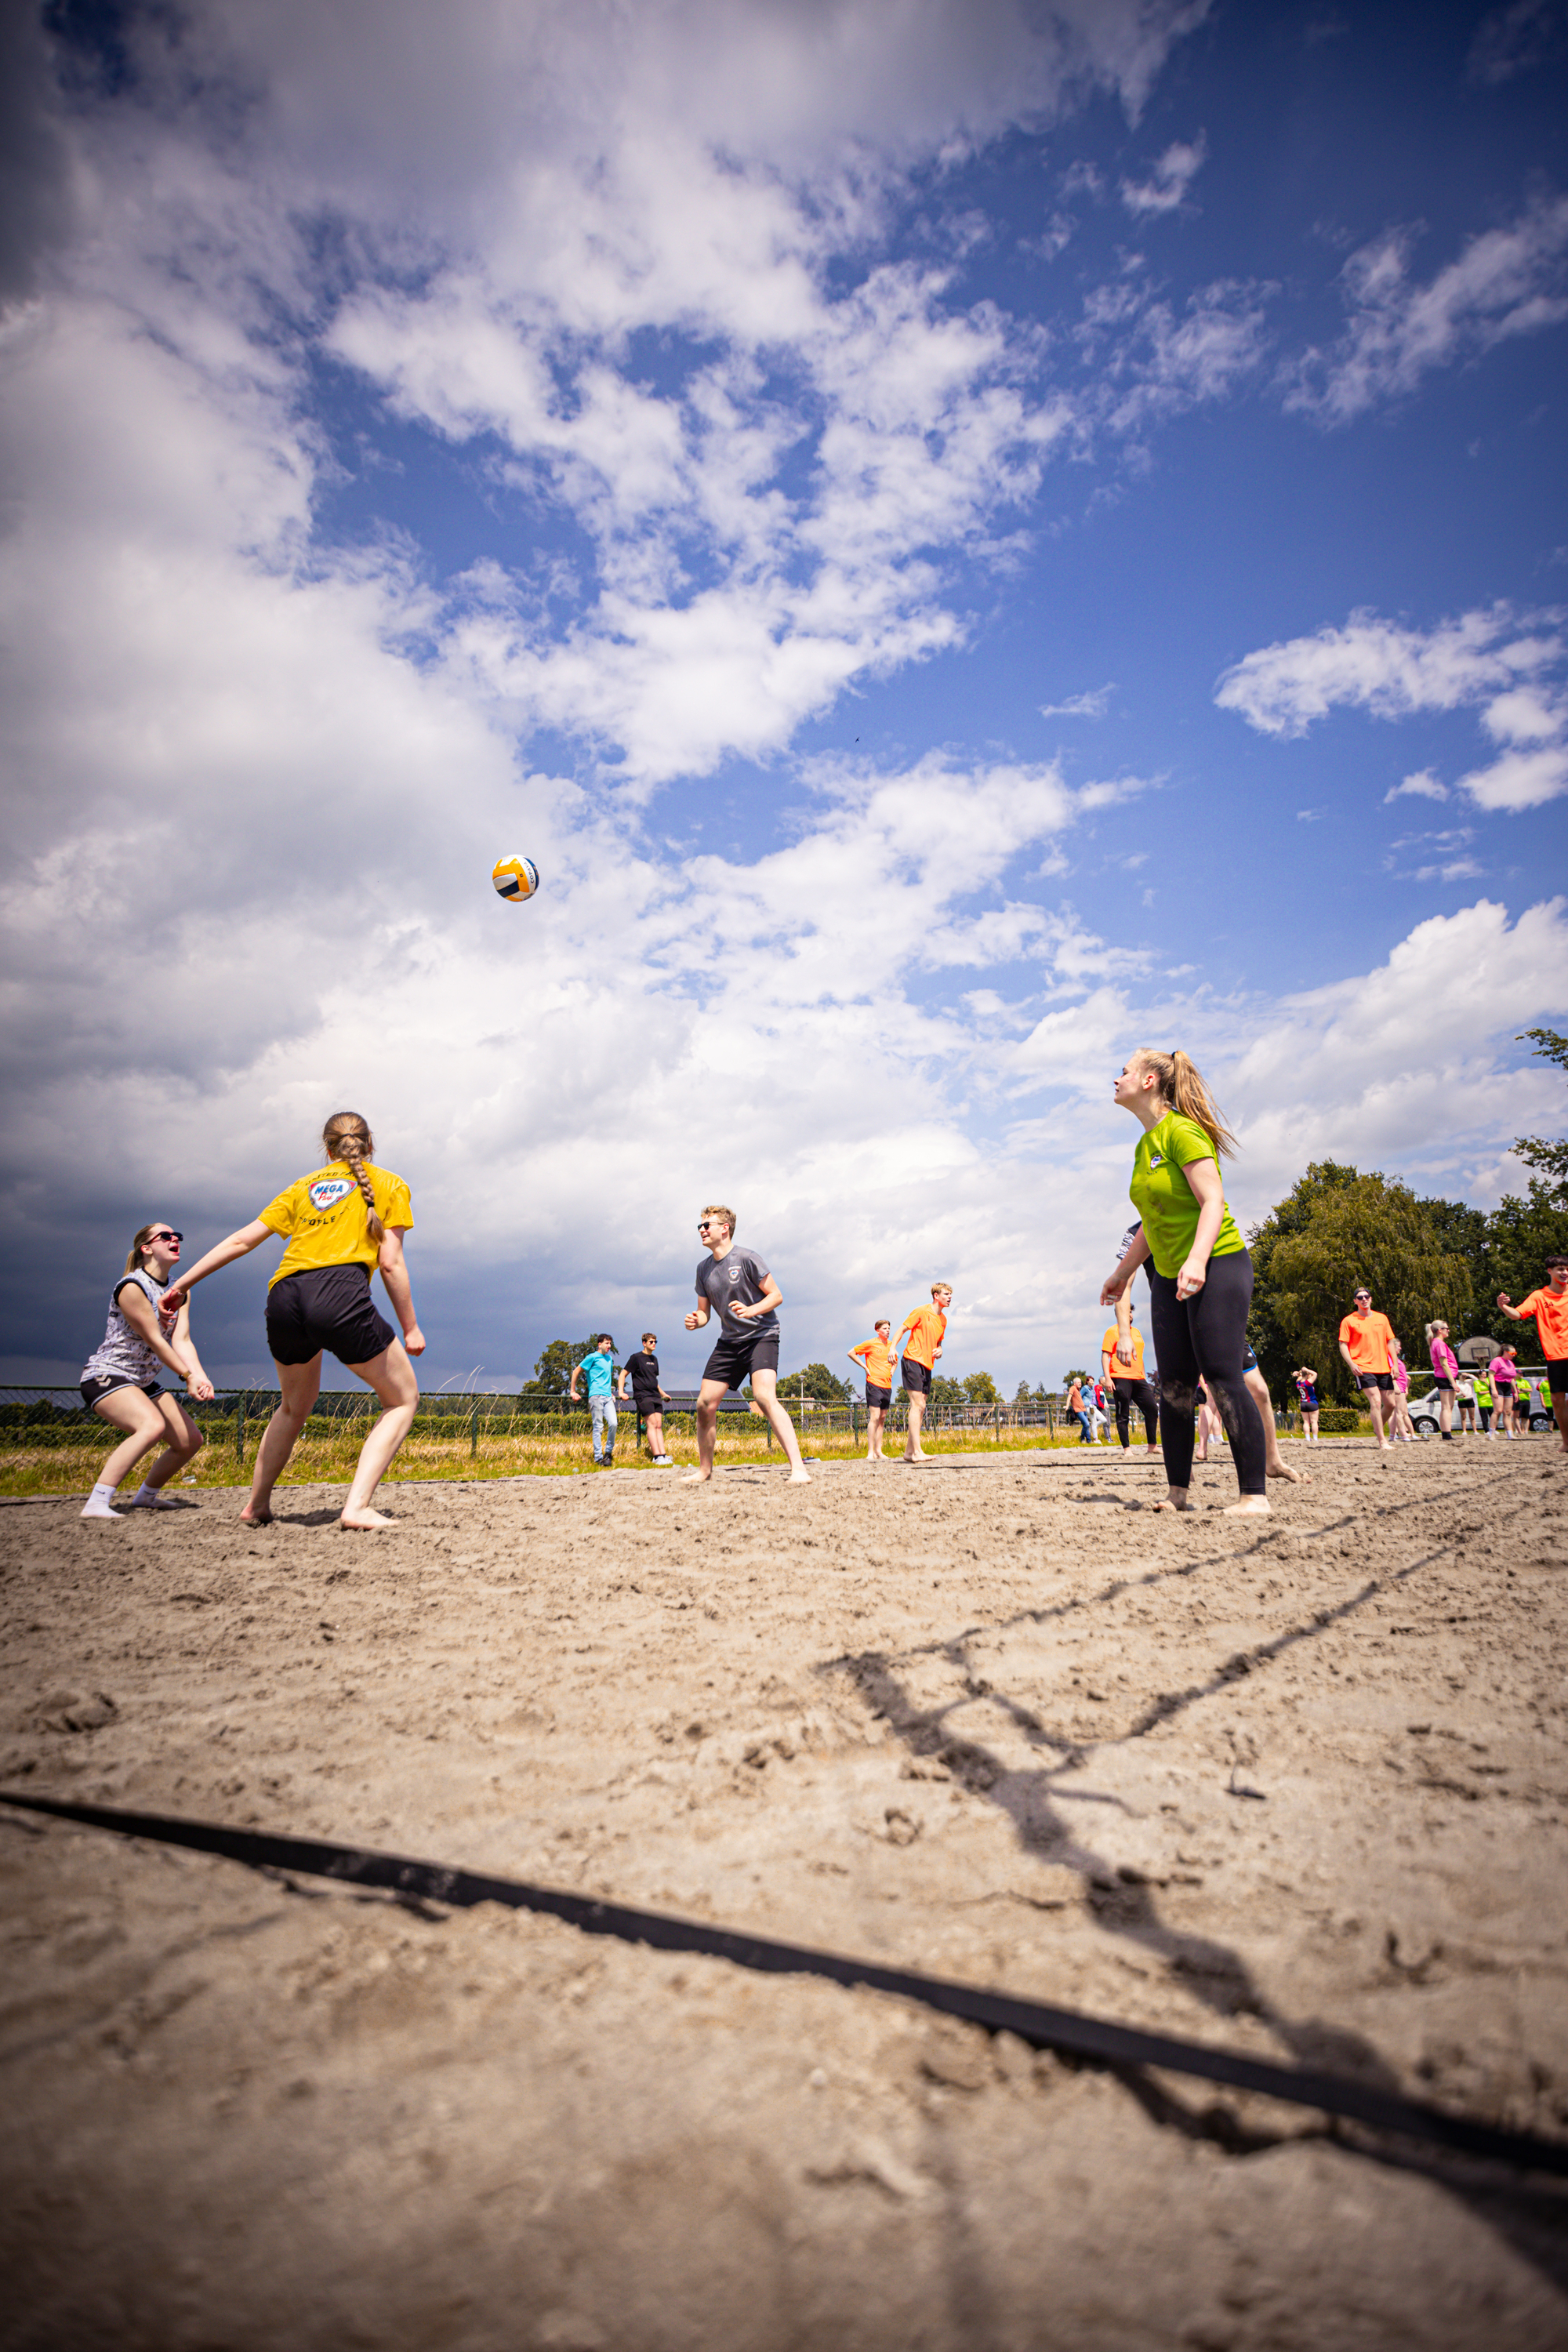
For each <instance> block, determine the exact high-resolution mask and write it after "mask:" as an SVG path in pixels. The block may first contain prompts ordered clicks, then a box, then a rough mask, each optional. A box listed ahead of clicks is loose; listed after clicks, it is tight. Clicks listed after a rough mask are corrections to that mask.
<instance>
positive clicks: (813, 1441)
mask: <svg viewBox="0 0 1568 2352" xmlns="http://www.w3.org/2000/svg"><path fill="white" fill-rule="evenodd" d="M738 1421H739V1416H738V1415H734V1416H728V1417H726V1419H725V1420H724V1421H723V1422H721V1424H720V1429H719V1437H718V1444H717V1447H716V1451H715V1459H716V1461H718V1462H720V1463H721V1464H735V1463H742V1462H758V1463H766V1462H768V1461H770V1460H771V1461H773V1462H782V1460H783V1458H784V1457H783V1455H782V1454H781V1453H780V1451H779V1449H778V1447H777V1445H776V1444H775V1445H773V1446H771V1447H770V1444H769V1442H768V1433H767V1432H766V1431H765V1430H764V1429H763V1427H762V1426H761V1424H760V1423H756V1422H752V1421H751V1420H750V1419H747V1420H746V1421H744V1422H741V1423H740V1425H739V1426H737V1425H736V1423H737V1422H738ZM680 1423H684V1427H682V1426H681V1425H680ZM680 1423H676V1424H674V1425H671V1423H669V1422H667V1423H666V1432H667V1436H668V1444H669V1451H670V1453H671V1454H673V1455H674V1456H675V1459H676V1462H677V1463H678V1464H679V1465H680V1466H681V1467H683V1468H684V1467H687V1466H689V1465H692V1464H694V1463H695V1462H696V1460H697V1441H696V1438H695V1436H694V1434H693V1433H692V1430H691V1425H690V1421H689V1416H688V1415H685V1414H682V1415H681V1416H680ZM365 1426H366V1424H365V1423H364V1422H363V1421H359V1422H342V1421H340V1422H328V1421H325V1420H322V1421H317V1422H311V1423H307V1425H306V1431H305V1434H304V1436H303V1437H302V1438H301V1439H300V1444H299V1445H298V1446H297V1447H296V1448H295V1450H294V1454H293V1458H292V1459H291V1461H290V1462H289V1467H288V1469H287V1470H286V1471H285V1472H284V1474H283V1477H282V1480H281V1481H280V1484H282V1485H284V1486H307V1485H316V1484H320V1483H321V1482H326V1483H328V1484H331V1483H333V1482H335V1481H339V1480H341V1481H342V1483H343V1484H344V1485H345V1486H346V1485H347V1483H348V1481H349V1478H350V1477H351V1476H352V1475H353V1465H354V1460H355V1457H356V1455H357V1454H358V1453H359V1449H360V1445H361V1444H362V1443H363V1436H364V1430H365ZM262 1427H263V1423H261V1421H260V1420H259V1419H257V1420H252V1421H250V1422H248V1423H247V1427H246V1435H245V1451H244V1455H243V1458H241V1457H240V1456H239V1455H237V1453H236V1450H235V1442H234V1425H233V1423H228V1424H226V1425H225V1424H223V1423H218V1424H217V1425H216V1427H215V1428H214V1429H213V1431H212V1433H211V1434H210V1435H209V1437H208V1441H207V1444H206V1446H205V1450H204V1451H203V1452H202V1453H201V1454H198V1456H197V1457H196V1461H195V1465H194V1468H193V1469H192V1470H191V1471H190V1472H187V1473H186V1474H185V1478H184V1482H183V1483H184V1484H186V1485H191V1486H237V1485H239V1484H241V1483H242V1482H244V1481H245V1480H247V1479H248V1477H249V1475H250V1473H251V1470H252V1469H253V1467H254V1466H255V1462H256V1447H257V1444H258V1440H259V1438H260V1435H261V1431H262ZM635 1428H636V1424H635V1423H633V1422H631V1421H630V1419H629V1417H628V1418H627V1419H626V1420H623V1422H622V1423H621V1440H622V1442H621V1444H620V1445H619V1447H618V1448H617V1451H616V1464H617V1466H618V1467H620V1468H622V1469H649V1468H651V1466H652V1465H651V1464H650V1462H649V1460H648V1455H647V1451H646V1449H645V1450H642V1451H639V1450H638V1449H637V1446H636V1444H634V1442H633V1438H634V1433H635ZM901 1444H902V1439H901V1438H895V1437H892V1436H891V1435H889V1441H888V1450H889V1453H896V1452H898V1451H899V1450H900V1446H901ZM1077 1444H1079V1436H1078V1433H1077V1431H1076V1430H1074V1431H1073V1432H1072V1433H1070V1435H1068V1434H1063V1433H1058V1435H1057V1436H1056V1437H1054V1438H1053V1437H1052V1436H1051V1435H1050V1433H1048V1432H1047V1430H1044V1429H1018V1430H1011V1429H1004V1430H1003V1431H1002V1432H1001V1433H1000V1436H999V1437H998V1436H997V1434H996V1433H994V1431H992V1430H988V1429H963V1430H954V1431H952V1432H942V1433H939V1434H937V1435H935V1436H931V1437H928V1439H927V1441H926V1451H927V1452H928V1453H930V1454H976V1453H996V1454H1003V1453H1018V1452H1026V1451H1029V1450H1032V1449H1034V1448H1036V1447H1039V1446H1044V1445H1058V1446H1076V1445H1077ZM865 1445H866V1441H865V1438H864V1435H861V1436H859V1437H854V1438H852V1437H851V1436H850V1434H849V1433H848V1432H847V1430H837V1431H824V1432H823V1433H821V1434H820V1435H819V1434H817V1433H816V1432H814V1431H812V1430H810V1429H808V1430H807V1431H806V1432H805V1435H804V1436H803V1438H802V1440H801V1446H802V1451H803V1452H804V1453H805V1454H806V1455H807V1456H808V1457H809V1456H811V1455H816V1457H817V1459H818V1460H824V1461H847V1460H853V1459H854V1458H855V1457H856V1456H857V1455H858V1454H863V1453H864V1452H865ZM109 1452H110V1433H108V1432H107V1431H106V1432H105V1436H104V1442H103V1444H101V1446H99V1445H90V1444H83V1443H82V1442H81V1441H80V1440H79V1439H78V1440H77V1441H76V1442H75V1443H74V1444H63V1445H62V1444H37V1445H30V1444H24V1445H8V1446H5V1447H4V1448H0V1496H4V1495H74V1494H82V1495H85V1494H86V1492H87V1490H88V1488H89V1486H91V1484H92V1482H93V1479H94V1477H95V1476H96V1475H97V1469H98V1465H99V1464H100V1462H101V1461H102V1460H103V1459H104V1458H105V1456H106V1455H107V1454H109ZM593 1466H594V1449H593V1442H592V1439H591V1437H590V1435H589V1433H588V1431H587V1429H586V1428H585V1427H584V1428H579V1429H574V1430H572V1431H570V1432H559V1431H553V1430H552V1431H542V1432H538V1433H530V1432H526V1431H523V1432H519V1431H498V1432H497V1433H494V1434H489V1433H487V1432H486V1431H485V1429H484V1427H483V1425H482V1424H481V1426H480V1431H479V1450H478V1452H477V1453H476V1452H475V1451H474V1450H473V1444H472V1439H471V1436H470V1433H469V1430H468V1424H467V1423H464V1422H458V1423H456V1424H455V1426H454V1428H453V1433H452V1434H451V1435H450V1436H447V1435H446V1434H445V1433H442V1434H440V1435H437V1434H435V1433H432V1432H430V1431H429V1430H428V1429H423V1430H422V1429H419V1428H418V1427H416V1429H415V1431H414V1433H413V1434H412V1435H411V1436H410V1437H409V1438H408V1439H407V1441H406V1443H405V1444H404V1446H403V1449H402V1451H401V1452H400V1453H399V1454H398V1455H397V1458H396V1460H395V1463H394V1464H393V1466H392V1471H391V1474H390V1475H392V1477H393V1478H395V1479H397V1478H450V1479H473V1478H518V1477H542V1478H559V1477H563V1476H566V1475H570V1474H571V1473H572V1472H574V1471H591V1470H592V1469H593ZM130 1485H131V1482H130V1481H127V1491H129V1488H130Z"/></svg>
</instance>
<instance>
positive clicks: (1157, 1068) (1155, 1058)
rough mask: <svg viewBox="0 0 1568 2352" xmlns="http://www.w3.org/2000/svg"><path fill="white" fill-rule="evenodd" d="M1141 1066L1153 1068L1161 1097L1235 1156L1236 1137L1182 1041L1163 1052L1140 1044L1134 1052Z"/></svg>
mask: <svg viewBox="0 0 1568 2352" xmlns="http://www.w3.org/2000/svg"><path fill="white" fill-rule="evenodd" d="M1132 1058H1133V1060H1134V1061H1135V1062H1136V1063H1137V1065H1138V1066H1139V1068H1140V1069H1141V1070H1152V1071H1153V1073H1154V1076H1155V1077H1156V1079H1157V1080H1158V1082H1159V1087H1160V1097H1161V1100H1162V1101H1163V1102H1167V1103H1169V1104H1170V1106H1171V1108H1172V1109H1173V1110H1175V1111H1180V1113H1181V1115H1182V1117H1183V1118H1190V1119H1191V1120H1192V1121H1193V1122H1194V1125H1195V1126H1198V1127H1201V1128H1202V1129H1203V1131H1204V1133H1205V1135H1206V1136H1207V1137H1208V1139H1209V1141H1210V1142H1211V1143H1212V1144H1213V1145H1214V1148H1215V1152H1216V1153H1222V1152H1223V1153H1224V1154H1225V1155H1226V1158H1234V1157H1235V1155H1236V1152H1237V1148H1238V1147H1237V1140H1236V1138H1235V1136H1234V1135H1232V1133H1231V1131H1230V1129H1229V1128H1228V1127H1226V1123H1225V1120H1224V1118H1222V1117H1221V1115H1220V1108H1219V1105H1218V1103H1216V1102H1215V1098H1214V1097H1213V1095H1211V1094H1210V1092H1209V1090H1208V1088H1207V1087H1205V1084H1204V1080H1203V1073H1202V1071H1201V1070H1200V1069H1199V1068H1198V1066H1197V1064H1196V1063H1195V1062H1194V1061H1193V1060H1192V1059H1191V1057H1190V1056H1189V1055H1186V1054H1184V1053H1183V1052H1182V1049H1181V1047H1180V1046H1179V1045H1173V1047H1172V1048H1171V1051H1170V1052H1169V1053H1168V1054H1162V1053H1161V1051H1160V1049H1159V1047H1158V1046H1157V1045H1140V1047H1139V1048H1138V1051H1137V1053H1136V1054H1135V1055H1133V1057H1132Z"/></svg>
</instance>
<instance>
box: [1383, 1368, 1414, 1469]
mask: <svg viewBox="0 0 1568 2352" xmlns="http://www.w3.org/2000/svg"><path fill="white" fill-rule="evenodd" d="M1389 1369H1390V1370H1392V1372H1393V1374H1394V1436H1395V1438H1396V1439H1397V1440H1398V1441H1399V1443H1400V1444H1402V1445H1414V1444H1415V1443H1416V1438H1415V1423H1414V1422H1413V1421H1412V1420H1411V1418H1410V1367H1409V1365H1408V1364H1407V1363H1406V1362H1405V1359H1404V1357H1403V1356H1402V1355H1401V1354H1400V1352H1399V1349H1397V1348H1392V1349H1390V1350H1389Z"/></svg>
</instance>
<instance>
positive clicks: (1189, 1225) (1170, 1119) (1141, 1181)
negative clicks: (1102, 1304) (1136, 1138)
mask: <svg viewBox="0 0 1568 2352" xmlns="http://www.w3.org/2000/svg"><path fill="white" fill-rule="evenodd" d="M1190 1160H1213V1161H1214V1163H1215V1166H1216V1167H1217V1166H1218V1165H1219V1154H1218V1152H1217V1151H1216V1150H1215V1148H1214V1145H1213V1144H1212V1143H1211V1142H1210V1141H1209V1139H1208V1135H1207V1133H1206V1132H1205V1129H1203V1128H1201V1127H1200V1126H1199V1125H1198V1123H1197V1120H1196V1119H1195V1118H1183V1117H1182V1114H1181V1112H1180V1111H1179V1110H1168V1111H1167V1112H1166V1113H1165V1116H1164V1118H1163V1119H1162V1120H1161V1121H1160V1123H1159V1125H1158V1126H1157V1127H1152V1128H1151V1129H1149V1132H1148V1134H1147V1135H1145V1136H1143V1137H1142V1139H1140V1142H1139V1145H1138V1149H1137V1150H1136V1151H1135V1152H1134V1153H1133V1155H1132V1181H1131V1185H1130V1186H1129V1187H1128V1190H1129V1191H1130V1192H1131V1195H1132V1205H1133V1207H1134V1208H1135V1209H1136V1210H1137V1212H1138V1214H1139V1215H1140V1217H1142V1220H1143V1238H1144V1240H1145V1241H1146V1242H1147V1243H1148V1244H1149V1255H1150V1256H1151V1257H1152V1259H1153V1261H1154V1271H1155V1273H1156V1274H1163V1275H1164V1276H1167V1277H1171V1276H1175V1275H1178V1274H1180V1272H1181V1270H1182V1268H1183V1266H1184V1265H1185V1264H1186V1262H1187V1259H1188V1257H1189V1256H1190V1255H1191V1254H1192V1247H1193V1237H1194V1234H1196V1232H1197V1229H1198V1217H1199V1214H1200V1211H1199V1208H1198V1197H1197V1194H1196V1193H1195V1192H1194V1191H1193V1188H1192V1186H1191V1185H1190V1184H1189V1183H1188V1181H1187V1180H1186V1177H1185V1176H1184V1173H1183V1172H1182V1171H1183V1170H1184V1167H1185V1166H1186V1165H1187V1163H1188V1162H1189V1161H1190ZM1243 1246H1244V1244H1243V1242H1242V1238H1241V1235H1240V1234H1239V1233H1238V1232H1237V1227H1236V1219H1235V1218H1234V1217H1233V1216H1232V1215H1231V1213H1230V1210H1229V1208H1228V1207H1227V1208H1226V1212H1225V1214H1224V1216H1223V1217H1222V1218H1221V1220H1220V1228H1219V1234H1218V1237H1217V1239H1216V1240H1215V1245H1214V1248H1213V1251H1212V1252H1211V1253H1210V1255H1212V1256H1215V1257H1229V1256H1231V1255H1233V1254H1234V1253H1235V1252H1236V1251H1237V1250H1238V1249H1240V1248H1242V1247H1243Z"/></svg>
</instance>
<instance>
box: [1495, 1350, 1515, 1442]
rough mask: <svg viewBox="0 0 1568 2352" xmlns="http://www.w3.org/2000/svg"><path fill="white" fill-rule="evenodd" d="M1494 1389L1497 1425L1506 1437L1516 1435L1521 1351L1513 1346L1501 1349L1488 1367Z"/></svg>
mask: <svg viewBox="0 0 1568 2352" xmlns="http://www.w3.org/2000/svg"><path fill="white" fill-rule="evenodd" d="M1487 1371H1488V1374H1489V1378H1490V1381H1491V1384H1492V1388H1493V1390H1494V1391H1495V1392H1496V1395H1497V1425H1498V1427H1499V1429H1500V1430H1501V1432H1502V1433H1503V1435H1504V1436H1505V1437H1511V1436H1512V1435H1513V1433H1514V1427H1515V1420H1514V1399H1515V1396H1516V1395H1517V1393H1518V1384H1519V1351H1518V1349H1516V1348H1514V1347H1513V1346H1512V1345H1511V1344H1510V1345H1508V1346H1505V1347H1501V1348H1500V1349H1498V1351H1497V1354H1496V1355H1495V1356H1494V1357H1493V1358H1492V1360H1491V1362H1490V1363H1489V1365H1488V1366H1487Z"/></svg>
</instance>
